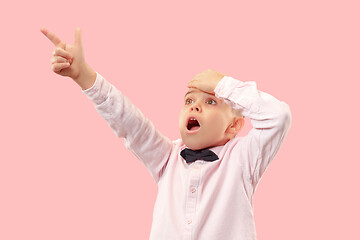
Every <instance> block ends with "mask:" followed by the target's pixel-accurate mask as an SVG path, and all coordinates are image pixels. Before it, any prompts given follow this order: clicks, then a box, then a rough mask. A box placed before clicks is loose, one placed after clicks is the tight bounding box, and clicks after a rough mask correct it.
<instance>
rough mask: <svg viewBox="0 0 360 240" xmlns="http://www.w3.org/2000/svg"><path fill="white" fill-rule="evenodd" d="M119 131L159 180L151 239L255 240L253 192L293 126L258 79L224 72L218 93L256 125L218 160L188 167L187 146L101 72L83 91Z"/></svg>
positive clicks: (219, 149) (225, 148) (282, 105)
mask: <svg viewBox="0 0 360 240" xmlns="http://www.w3.org/2000/svg"><path fill="white" fill-rule="evenodd" d="M82 92H83V93H85V94H86V96H87V97H88V98H89V99H90V100H91V101H93V103H94V105H95V108H96V110H97V111H98V112H99V114H100V115H101V116H102V117H103V118H104V119H105V120H106V121H107V123H108V124H109V126H110V127H111V129H112V130H113V131H114V133H115V134H116V136H118V137H121V138H124V139H125V145H126V147H127V148H128V149H129V150H131V151H132V152H133V153H134V154H135V156H136V157H137V158H138V159H139V160H140V161H142V162H143V163H144V165H145V166H146V167H147V169H148V170H149V171H150V174H151V175H152V177H153V179H154V180H155V182H156V183H157V185H158V195H157V199H156V202H155V207H154V213H153V223H152V227H151V234H150V240H173V239H174V240H175V239H176V240H235V239H236V240H255V239H256V229H255V222H254V214H253V197H254V193H255V190H256V187H257V185H258V183H259V181H260V179H261V176H262V175H263V173H264V171H265V170H266V168H267V167H268V165H269V163H270V162H271V161H272V159H273V158H274V156H275V154H276V153H277V152H278V150H279V148H280V146H281V144H282V143H283V141H284V138H285V136H286V134H287V132H288V130H289V128H290V125H291V112H290V108H289V106H288V105H287V104H286V103H284V102H282V101H279V100H277V99H276V98H274V97H273V96H271V95H269V94H267V93H264V92H261V91H259V90H258V89H257V86H256V83H255V82H242V81H238V80H236V79H234V78H232V77H228V76H226V77H224V78H223V79H222V80H221V81H220V82H219V84H218V85H217V87H216V89H215V94H216V97H218V98H222V99H224V101H226V102H227V103H229V104H230V105H231V106H232V107H233V108H237V109H242V113H243V115H244V116H245V117H249V118H250V120H251V123H252V126H253V128H252V129H251V131H250V132H249V133H248V134H247V135H246V136H245V137H235V138H233V139H232V140H230V141H229V142H227V143H226V144H225V145H224V146H218V147H214V148H210V150H212V151H214V152H215V153H216V154H217V155H218V157H219V160H216V161H214V162H205V161H202V160H198V161H195V162H194V163H191V164H187V163H186V162H185V160H184V159H183V158H182V157H181V156H180V151H181V150H182V149H184V148H185V147H186V146H185V145H184V143H183V142H182V140H181V139H178V140H175V141H171V140H169V139H168V138H167V137H165V136H163V135H162V134H161V133H159V132H158V131H157V130H156V129H155V128H154V126H153V124H152V123H151V122H150V121H149V120H148V119H146V118H145V117H144V116H143V114H142V113H141V112H140V110H138V109H137V108H136V107H135V106H134V105H133V104H132V103H131V102H130V101H129V100H128V99H127V98H126V97H125V96H124V95H123V94H122V93H121V92H120V91H119V90H117V89H116V88H115V87H114V86H113V85H112V84H110V83H109V82H107V81H106V80H105V79H104V78H103V77H102V76H101V75H100V74H98V73H97V78H96V81H95V83H94V85H93V86H92V87H90V88H89V89H86V90H82Z"/></svg>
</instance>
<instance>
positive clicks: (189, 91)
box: [184, 90, 194, 98]
mask: <svg viewBox="0 0 360 240" xmlns="http://www.w3.org/2000/svg"><path fill="white" fill-rule="evenodd" d="M192 92H194V91H192V90H190V91H188V92H187V93H186V94H185V96H184V98H186V96H187V95H188V94H190V93H192Z"/></svg>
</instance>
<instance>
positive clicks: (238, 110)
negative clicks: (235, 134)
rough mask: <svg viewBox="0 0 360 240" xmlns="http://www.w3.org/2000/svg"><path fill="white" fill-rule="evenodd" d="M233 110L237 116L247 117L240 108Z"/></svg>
mask: <svg viewBox="0 0 360 240" xmlns="http://www.w3.org/2000/svg"><path fill="white" fill-rule="evenodd" d="M231 112H232V113H233V114H234V115H235V116H236V117H242V118H245V117H244V116H243V115H242V110H240V109H235V108H231Z"/></svg>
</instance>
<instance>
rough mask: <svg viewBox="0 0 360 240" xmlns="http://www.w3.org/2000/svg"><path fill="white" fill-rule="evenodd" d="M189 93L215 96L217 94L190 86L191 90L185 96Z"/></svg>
mask: <svg viewBox="0 0 360 240" xmlns="http://www.w3.org/2000/svg"><path fill="white" fill-rule="evenodd" d="M187 95H190V96H192V95H198V96H207V97H209V96H212V97H215V94H210V93H206V92H203V91H200V90H199V89H196V88H190V89H189V91H188V92H187V93H186V94H185V96H184V98H186V96H187Z"/></svg>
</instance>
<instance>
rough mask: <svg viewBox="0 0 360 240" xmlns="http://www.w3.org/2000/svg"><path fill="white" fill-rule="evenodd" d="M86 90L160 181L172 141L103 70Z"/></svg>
mask: <svg viewBox="0 0 360 240" xmlns="http://www.w3.org/2000/svg"><path fill="white" fill-rule="evenodd" d="M82 91H83V93H85V94H86V96H87V97H88V98H89V99H90V100H91V101H92V102H93V103H94V105H95V109H96V110H97V112H98V113H99V114H100V115H101V116H102V117H103V118H104V119H105V120H106V122H107V123H108V125H109V126H110V127H111V129H112V130H113V132H114V133H115V134H116V136H117V137H119V138H124V140H125V146H126V147H127V148H128V149H129V150H130V151H132V152H133V153H134V155H135V156H136V157H137V158H138V159H139V160H140V161H142V162H143V163H144V165H145V166H146V167H147V168H148V170H149V171H150V173H151V175H152V177H153V178H154V180H155V181H156V182H158V181H159V179H160V177H161V175H162V172H163V170H164V168H165V167H166V164H167V160H168V158H169V156H170V153H171V150H172V142H171V141H170V140H169V139H168V138H167V137H165V136H163V135H162V134H161V133H160V132H158V131H157V130H156V129H155V127H154V125H153V124H152V123H151V122H150V121H149V120H148V119H147V118H146V117H145V116H144V115H143V114H142V113H141V111H140V110H139V109H138V108H136V107H135V106H134V105H133V104H132V103H131V102H130V101H129V99H127V98H126V97H125V96H124V95H123V94H122V93H121V92H120V91H119V90H118V89H116V88H115V86H113V85H112V84H111V83H109V82H108V81H106V80H105V78H103V77H102V76H101V75H100V74H99V73H97V78H96V81H95V83H94V85H93V86H91V87H90V88H89V89H86V90H82Z"/></svg>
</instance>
